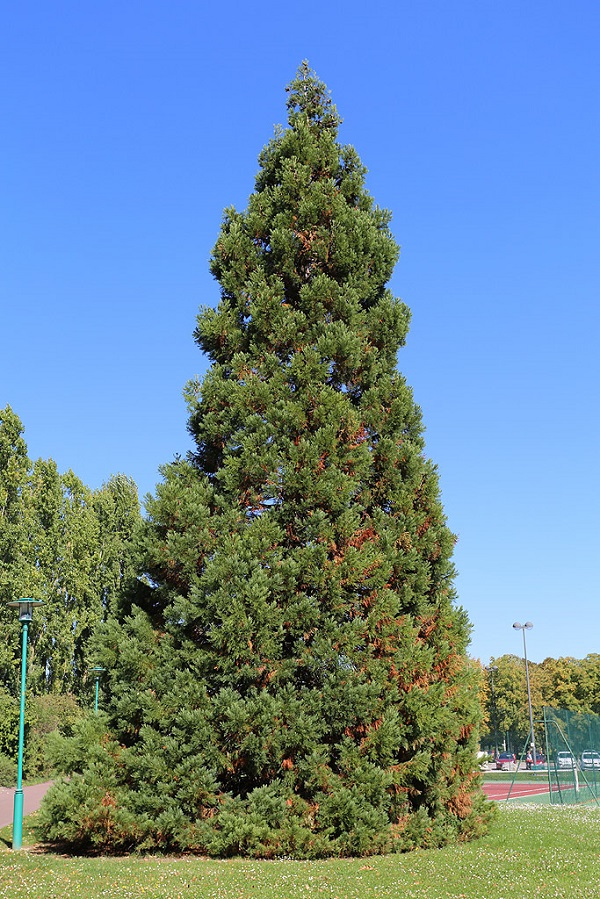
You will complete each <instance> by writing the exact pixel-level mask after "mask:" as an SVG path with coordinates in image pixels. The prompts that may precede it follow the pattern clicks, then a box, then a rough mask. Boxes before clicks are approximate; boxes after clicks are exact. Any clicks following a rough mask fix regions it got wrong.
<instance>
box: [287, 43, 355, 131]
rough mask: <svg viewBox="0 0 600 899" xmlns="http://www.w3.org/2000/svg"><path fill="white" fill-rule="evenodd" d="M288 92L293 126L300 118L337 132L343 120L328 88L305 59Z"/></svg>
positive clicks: (290, 118) (288, 104) (290, 121)
mask: <svg viewBox="0 0 600 899" xmlns="http://www.w3.org/2000/svg"><path fill="white" fill-rule="evenodd" d="M286 91H287V92H288V93H289V97H288V100H287V108H288V110H289V115H288V121H289V124H290V125H291V126H293V125H294V124H295V123H296V122H297V121H298V119H299V118H306V119H307V120H308V122H309V123H312V124H315V125H319V126H320V127H329V128H333V129H336V130H337V127H338V125H340V124H341V122H342V119H341V118H340V116H339V114H338V111H337V109H336V107H335V104H334V103H333V102H332V100H331V95H330V92H329V91H328V90H327V86H326V85H325V84H324V83H323V82H322V81H321V80H320V79H319V78H318V76H317V74H316V72H314V71H313V70H312V69H311V68H310V66H309V64H308V60H306V59H305V60H303V62H302V63H301V64H300V67H299V68H298V72H297V74H296V77H295V78H294V80H293V81H292V82H291V83H290V84H289V85H288V86H287V88H286Z"/></svg>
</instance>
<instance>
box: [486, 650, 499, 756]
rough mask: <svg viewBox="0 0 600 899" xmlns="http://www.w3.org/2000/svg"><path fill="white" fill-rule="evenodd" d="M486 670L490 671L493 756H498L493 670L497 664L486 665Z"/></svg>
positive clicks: (496, 667) (495, 669)
mask: <svg viewBox="0 0 600 899" xmlns="http://www.w3.org/2000/svg"><path fill="white" fill-rule="evenodd" d="M485 670H486V671H489V673H490V684H491V687H492V723H493V725H494V747H495V749H496V755H495V758H498V729H497V727H496V694H495V693H494V671H497V670H498V666H497V665H486V668H485Z"/></svg>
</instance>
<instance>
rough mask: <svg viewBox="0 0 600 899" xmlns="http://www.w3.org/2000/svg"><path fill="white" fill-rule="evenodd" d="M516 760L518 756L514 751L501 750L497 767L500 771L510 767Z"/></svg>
mask: <svg viewBox="0 0 600 899" xmlns="http://www.w3.org/2000/svg"><path fill="white" fill-rule="evenodd" d="M516 761H517V757H516V755H515V754H514V752H501V753H500V755H499V756H498V757H497V759H496V768H497V770H498V771H501V770H502V768H510V766H511V765H514V764H515V762H516Z"/></svg>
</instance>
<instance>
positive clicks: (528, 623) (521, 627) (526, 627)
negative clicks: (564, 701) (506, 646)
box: [513, 621, 537, 771]
mask: <svg viewBox="0 0 600 899" xmlns="http://www.w3.org/2000/svg"><path fill="white" fill-rule="evenodd" d="M513 627H514V629H515V630H517V631H522V632H523V655H524V656H525V679H526V681H527V702H528V704H529V728H530V735H531V747H532V749H533V769H534V771H535V766H536V764H537V754H536V751H535V734H534V732H533V710H532V707H531V687H530V684H529V664H528V662H527V645H526V643H525V631H529V630H531V628H532V627H533V624H532V623H531V621H526V622H525V624H520V623H519V622H518V621H515V623H514V624H513Z"/></svg>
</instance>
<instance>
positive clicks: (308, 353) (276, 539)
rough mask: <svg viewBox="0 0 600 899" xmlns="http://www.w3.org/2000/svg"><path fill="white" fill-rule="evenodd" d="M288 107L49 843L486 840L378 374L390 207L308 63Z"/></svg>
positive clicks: (220, 255)
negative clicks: (179, 455)
mask: <svg viewBox="0 0 600 899" xmlns="http://www.w3.org/2000/svg"><path fill="white" fill-rule="evenodd" d="M288 92H289V98H288V104H287V105H288V110H289V127H288V128H287V129H285V130H280V131H278V132H277V133H276V136H275V137H274V139H273V140H272V141H271V142H270V143H269V144H268V145H267V146H266V147H265V149H264V150H263V151H262V153H261V155H260V160H259V161H260V172H259V174H258V176H257V179H256V187H255V191H254V193H253V194H252V196H251V197H250V200H249V203H248V208H247V210H246V211H245V212H237V211H236V210H235V209H233V208H231V209H228V210H227V211H226V213H225V216H224V220H223V224H222V228H221V231H220V234H219V237H218V240H217V243H216V246H215V248H214V251H213V256H212V262H211V270H212V272H213V274H214V276H215V278H216V279H217V280H218V282H219V284H220V286H221V301H220V303H219V305H218V307H217V308H216V309H211V308H206V309H203V310H202V311H201V313H200V315H199V317H198V323H197V328H196V332H195V337H196V341H197V343H198V345H199V347H200V348H201V349H202V350H203V351H204V353H206V354H207V355H208V357H209V358H210V360H211V361H212V365H211V368H210V370H209V371H208V373H207V375H206V376H205V378H204V379H203V381H202V382H201V383H191V384H189V385H188V388H187V397H188V402H189V410H190V419H189V428H190V431H191V434H192V435H193V438H194V441H195V452H194V454H193V456H192V457H191V458H190V459H188V460H187V461H184V460H179V461H177V462H175V463H173V464H171V465H168V466H165V468H164V469H163V475H164V482H163V483H162V484H160V485H159V487H158V489H157V496H156V498H155V499H153V500H151V501H150V502H149V503H148V512H149V516H150V522H149V526H148V529H147V533H146V547H145V550H146V564H147V569H146V571H147V575H148V586H147V587H146V588H145V589H143V588H142V587H141V586H140V588H139V590H138V595H137V596H136V597H135V603H136V606H133V605H132V607H131V609H130V614H129V615H127V616H125V617H124V619H122V620H120V621H111V622H109V624H108V626H107V629H106V632H105V635H104V638H103V646H104V648H103V658H104V660H105V661H104V664H105V665H106V667H107V668H108V669H110V672H111V673H110V675H109V676H110V689H111V691H112V697H113V698H112V705H111V708H110V710H109V713H108V714H109V730H110V735H109V734H108V733H107V735H106V737H105V740H106V747H107V748H106V752H104V753H100V755H98V752H97V751H96V754H95V760H94V765H93V766H92V767H89V766H88V767H87V768H86V764H85V757H86V753H85V752H82V753H81V754H80V755H81V758H80V761H79V763H78V762H77V761H74V762H73V763H72V764H71V765H70V767H69V769H68V772H67V773H71V774H73V778H72V780H71V782H70V784H69V785H65V786H63V787H61V788H60V792H57V793H55V794H51V795H50V797H49V800H48V803H47V805H46V810H45V812H44V816H45V817H43V821H44V833H45V835H46V836H47V837H49V838H51V839H60V840H66V841H68V842H71V843H75V844H78V845H80V846H88V847H100V848H108V849H111V848H112V849H123V848H130V847H131V846H135V845H137V846H142V847H161V848H184V849H194V850H197V851H200V852H205V853H209V854H214V855H231V854H236V853H245V854H249V855H259V856H267V857H269V856H281V855H296V856H320V855H343V854H370V853H375V852H382V851H393V850H403V849H407V848H413V847H416V846H437V845H440V844H443V843H445V842H447V841H451V840H454V839H457V838H461V839H465V838H469V837H472V836H474V835H477V834H479V833H480V832H482V830H484V829H485V824H486V820H487V817H488V811H487V806H486V804H485V802H484V800H483V798H482V794H481V792H480V789H479V784H478V777H477V775H476V773H475V772H476V764H475V750H476V748H477V746H476V739H477V733H476V730H477V725H478V720H479V714H480V713H479V701H478V692H477V685H478V675H477V672H476V671H475V669H474V668H472V666H471V665H470V663H469V661H468V658H467V655H466V646H467V642H468V634H469V624H468V621H467V618H466V615H465V613H464V612H463V611H462V610H461V609H460V608H457V607H456V606H455V605H454V603H453V600H454V592H453V588H452V576H453V567H452V562H451V553H452V548H453V544H454V537H453V535H452V534H451V533H450V531H449V530H448V528H447V526H446V521H445V516H444V512H443V508H442V505H441V501H440V497H439V489H438V483H437V477H436V471H435V467H434V466H433V465H432V464H431V463H430V462H429V461H427V460H426V459H425V457H424V455H423V451H424V441H423V433H422V431H423V428H422V423H421V414H420V410H419V409H418V407H417V406H416V405H415V403H414V400H413V397H412V394H411V391H410V389H409V387H408V386H407V384H406V382H405V380H404V378H403V377H402V376H401V375H400V374H399V373H398V371H397V370H396V357H397V352H398V350H399V349H400V347H402V345H403V343H404V340H405V337H406V333H407V330H408V324H409V310H408V309H407V307H406V306H405V305H404V304H403V303H401V302H400V301H398V300H397V299H396V298H395V297H394V296H392V294H391V292H390V291H389V290H388V288H387V287H386V284H387V282H388V280H389V278H390V276H391V274H392V270H393V266H394V264H395V262H396V261H397V258H398V247H397V245H396V243H395V242H394V239H393V237H392V235H391V232H390V229H389V221H390V216H389V214H388V213H387V212H386V211H384V210H382V209H379V208H378V207H377V206H375V205H374V203H373V201H372V199H371V197H370V196H369V194H368V193H367V191H366V190H365V186H364V176H365V169H364V168H363V166H362V165H361V163H360V160H359V158H358V156H357V154H356V152H355V151H354V150H353V149H352V147H344V146H341V145H340V144H339V143H338V141H337V130H338V125H339V123H340V119H339V117H338V114H337V112H336V109H335V107H334V106H333V105H332V103H331V101H330V98H329V95H328V92H327V91H326V89H325V87H324V85H323V84H322V83H321V82H320V81H319V80H318V79H317V78H316V77H315V75H314V74H313V73H312V72H311V71H310V70H309V69H308V67H307V65H306V64H305V65H303V66H302V67H301V69H300V71H299V73H298V76H297V78H296V79H295V80H294V81H293V82H292V84H291V85H290V87H289V88H288ZM124 611H127V610H124ZM84 744H85V741H84ZM77 772H83V773H82V774H79V776H78V775H77ZM65 797H67V798H65ZM82 810H83V811H82Z"/></svg>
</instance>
